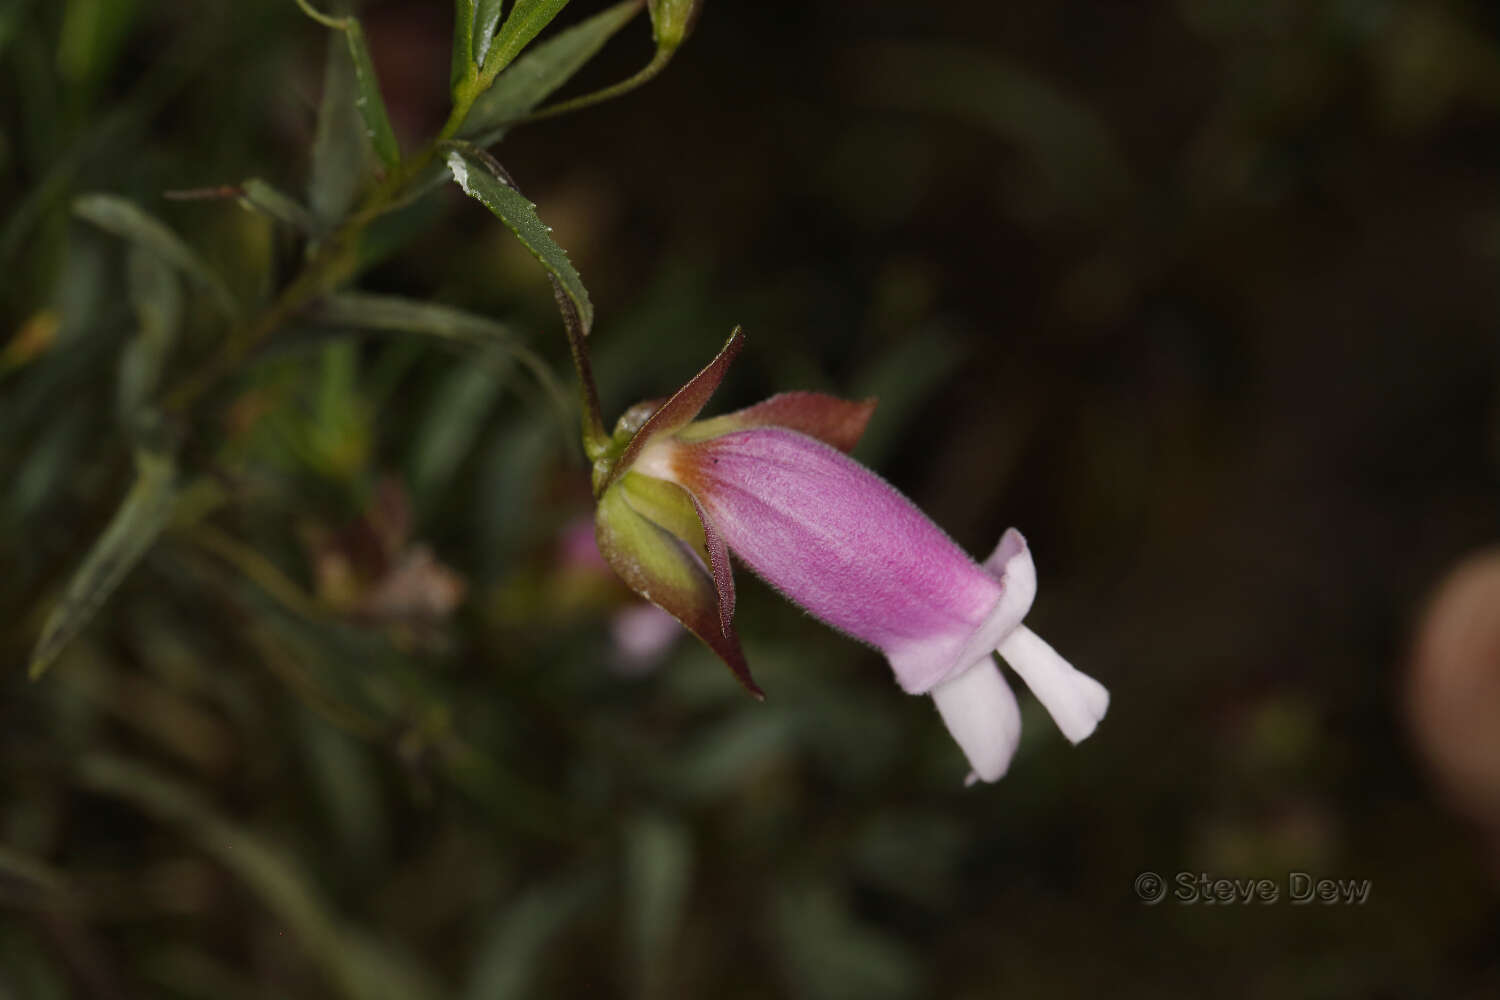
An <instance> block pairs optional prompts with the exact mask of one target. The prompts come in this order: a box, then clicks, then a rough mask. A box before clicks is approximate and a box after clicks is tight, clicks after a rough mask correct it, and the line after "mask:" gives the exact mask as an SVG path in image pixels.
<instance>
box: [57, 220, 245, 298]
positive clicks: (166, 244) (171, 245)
mask: <svg viewBox="0 0 1500 1000" xmlns="http://www.w3.org/2000/svg"><path fill="white" fill-rule="evenodd" d="M73 212H74V214H76V215H78V216H79V217H80V218H83V219H87V220H88V221H89V222H92V223H93V224H94V225H96V226H98V227H99V228H100V229H103V230H105V231H106V232H110V233H113V234H114V235H116V236H118V237H120V238H122V239H126V240H130V241H131V242H132V243H135V244H137V245H139V246H142V247H145V248H146V249H147V250H150V251H151V252H152V253H154V254H156V255H157V256H158V257H160V258H161V259H162V260H163V261H165V262H166V263H168V264H170V265H172V266H173V267H175V268H176V269H177V270H179V271H181V272H182V273H183V274H184V275H186V276H187V277H189V278H191V279H192V280H193V281H195V282H197V283H198V284H199V285H201V286H203V289H204V290H205V291H207V292H208V293H209V296H210V297H211V298H212V299H213V301H214V305H216V306H217V307H218V308H219V311H220V312H222V313H223V314H224V316H225V317H226V318H228V319H235V318H236V317H238V316H239V312H240V306H239V303H238V302H236V301H235V298H234V295H233V294H231V293H230V291H229V286H228V285H226V284H224V279H223V278H220V277H219V276H218V275H217V274H215V273H214V271H213V269H212V268H210V267H209V266H208V265H207V264H206V263H204V261H203V258H202V257H200V256H198V252H197V251H196V250H194V249H193V248H192V247H190V246H188V245H187V244H186V243H184V242H183V241H182V238H181V237H179V236H178V235H177V234H176V233H174V232H172V230H170V229H168V228H167V226H166V225H165V224H164V223H163V222H161V220H159V219H157V218H155V217H154V216H152V215H150V214H148V213H147V212H146V211H145V210H144V209H142V208H141V207H140V206H139V205H137V204H135V202H132V201H127V200H126V199H124V198H119V197H116V196H115V195H112V194H85V195H80V196H79V197H78V198H76V199H74V201H73Z"/></svg>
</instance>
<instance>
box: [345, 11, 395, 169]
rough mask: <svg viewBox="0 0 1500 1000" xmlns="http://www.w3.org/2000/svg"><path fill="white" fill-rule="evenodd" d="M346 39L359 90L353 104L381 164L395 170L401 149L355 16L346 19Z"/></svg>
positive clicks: (362, 32)
mask: <svg viewBox="0 0 1500 1000" xmlns="http://www.w3.org/2000/svg"><path fill="white" fill-rule="evenodd" d="M344 38H345V39H346V40H347V41H348V43H349V57H350V58H351V59H353V60H354V81H355V86H356V87H357V88H358V91H359V96H358V97H357V98H356V99H355V101H354V103H355V106H356V107H357V108H358V109H359V115H360V117H361V118H363V119H364V122H365V135H366V136H367V137H368V138H369V140H370V146H371V148H373V149H374V150H375V155H376V156H378V157H380V162H382V163H384V164H385V165H386V166H387V167H394V166H395V165H396V164H397V163H400V162H401V147H400V146H399V145H397V143H396V133H395V131H394V130H392V128H391V118H390V115H388V114H387V113H386V110H385V99H384V98H382V97H381V96H380V79H379V78H378V77H377V76H376V75H375V63H374V61H373V60H371V59H370V48H369V46H367V45H366V44H365V33H364V30H363V29H362V28H360V26H359V22H358V21H356V20H355V19H354V18H352V17H351V18H347V19H346V25H345V27H344Z"/></svg>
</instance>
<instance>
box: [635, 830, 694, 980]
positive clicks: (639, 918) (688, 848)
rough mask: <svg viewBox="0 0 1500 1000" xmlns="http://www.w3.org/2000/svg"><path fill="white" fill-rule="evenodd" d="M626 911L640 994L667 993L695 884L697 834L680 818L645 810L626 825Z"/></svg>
mask: <svg viewBox="0 0 1500 1000" xmlns="http://www.w3.org/2000/svg"><path fill="white" fill-rule="evenodd" d="M624 847H625V872H624V875H625V878H624V887H623V891H624V897H625V900H626V901H627V905H626V907H625V912H626V913H627V914H628V915H629V920H628V923H627V929H628V930H629V941H630V951H631V958H632V959H633V961H634V966H635V968H634V970H633V971H634V974H635V977H636V981H637V987H638V993H637V995H639V996H646V997H655V996H665V995H667V994H668V993H669V991H668V990H667V989H666V987H667V986H668V984H669V983H670V982H671V971H672V970H673V969H674V968H675V966H674V965H673V963H672V961H671V958H672V946H673V944H674V943H675V939H676V937H677V935H678V931H679V929H680V928H681V926H682V918H683V917H684V916H685V914H686V911H687V902H688V896H689V894H690V892H691V889H692V880H693V879H692V876H693V836H692V832H691V831H690V830H689V829H688V828H687V827H686V826H684V825H683V824H682V823H680V822H676V821H674V820H671V819H667V818H665V817H662V816H655V815H649V814H648V815H642V816H639V817H637V818H636V819H635V820H633V821H632V822H631V823H630V824H629V825H628V826H627V827H626V829H625V844H624Z"/></svg>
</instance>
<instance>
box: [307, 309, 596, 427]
mask: <svg viewBox="0 0 1500 1000" xmlns="http://www.w3.org/2000/svg"><path fill="white" fill-rule="evenodd" d="M315 316H316V318H317V319H318V320H320V321H321V322H324V323H329V324H332V325H335V326H346V327H353V328H356V329H361V330H370V331H380V332H391V333H416V334H422V335H424V336H428V337H436V338H438V339H440V340H446V341H451V342H453V343H455V344H459V345H462V346H464V347H469V348H477V349H480V350H492V349H496V348H498V349H499V350H500V351H502V352H504V353H505V354H508V355H510V356H512V357H514V358H516V360H518V361H519V362H520V363H521V364H522V365H523V366H525V367H526V368H527V369H528V370H529V371H530V372H531V373H532V374H533V375H534V376H535V377H536V380H537V382H538V383H540V384H541V386H542V388H543V389H545V390H546V391H547V394H548V396H550V397H551V399H552V401H553V402H554V403H555V404H557V405H558V406H559V407H560V408H561V409H562V410H563V411H564V412H567V411H568V410H569V407H570V405H571V404H569V403H568V397H567V393H565V392H564V391H563V387H562V385H561V384H560V383H559V382H558V380H557V376H556V375H555V374H553V372H552V369H551V368H549V367H548V366H547V363H546V362H545V361H544V360H542V358H541V356H540V355H538V354H537V353H536V352H535V351H533V350H531V349H530V348H529V347H527V346H526V345H525V344H524V343H522V341H521V338H520V336H519V335H518V334H517V333H516V331H515V330H513V329H511V328H510V327H508V326H506V325H505V324H504V323H497V322H496V321H495V320H492V319H490V318H489V317H487V316H478V315H475V314H474V313H470V312H465V311H464V310H462V309H455V308H453V307H452V306H444V305H438V304H437V303H433V302H419V301H416V300H414V299H404V298H401V297H400V296H398V295H365V294H362V293H358V292H345V293H342V294H338V295H330V296H328V297H327V298H325V299H324V300H323V301H322V303H321V304H320V305H319V306H318V308H317V311H316V313H315Z"/></svg>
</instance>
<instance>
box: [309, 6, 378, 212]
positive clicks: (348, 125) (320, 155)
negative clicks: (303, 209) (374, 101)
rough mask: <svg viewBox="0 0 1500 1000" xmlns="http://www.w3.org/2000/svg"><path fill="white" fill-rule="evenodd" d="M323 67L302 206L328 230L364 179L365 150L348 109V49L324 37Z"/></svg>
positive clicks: (351, 81)
mask: <svg viewBox="0 0 1500 1000" xmlns="http://www.w3.org/2000/svg"><path fill="white" fill-rule="evenodd" d="M323 67H324V68H323V99H322V102H321V103H320V104H319V106H318V130H317V133H316V134H315V135H314V137H313V149H312V169H311V171H310V174H309V179H308V188H307V200H308V204H309V205H310V206H311V207H312V211H313V216H314V217H315V218H316V219H317V220H318V222H319V223H320V224H321V225H322V226H323V227H324V228H328V227H332V226H333V225H335V224H336V223H337V222H338V221H339V220H340V219H342V218H343V217H344V215H345V213H347V212H348V211H349V208H350V207H351V206H352V205H353V204H354V199H355V196H356V195H358V194H359V188H360V184H361V183H362V181H363V180H364V177H365V175H366V168H367V166H368V157H369V146H368V145H366V143H365V139H364V126H363V124H362V122H361V121H360V116H359V111H358V109H357V108H356V107H355V106H354V104H355V101H356V100H357V93H358V83H357V81H356V80H355V76H354V60H352V59H350V58H349V47H348V46H347V45H345V44H344V43H343V42H342V41H341V40H340V39H339V38H336V37H334V36H333V35H329V36H328V52H327V54H326V55H325V56H324V63H323Z"/></svg>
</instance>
